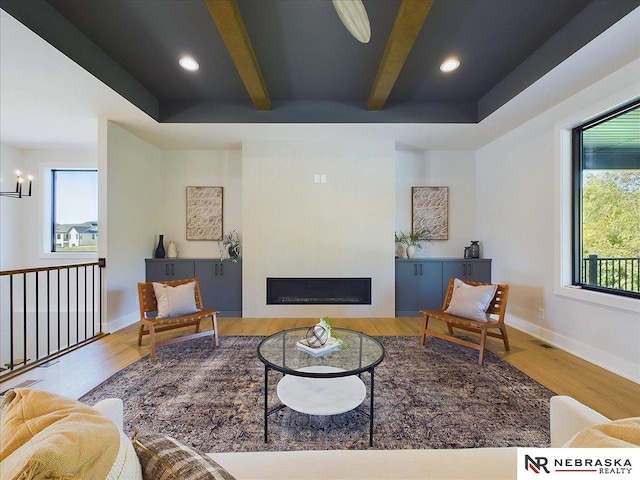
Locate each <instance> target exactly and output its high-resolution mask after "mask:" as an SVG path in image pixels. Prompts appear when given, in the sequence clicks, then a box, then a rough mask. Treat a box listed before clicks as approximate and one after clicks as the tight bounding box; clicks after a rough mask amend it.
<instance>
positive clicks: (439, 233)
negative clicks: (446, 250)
mask: <svg viewBox="0 0 640 480" xmlns="http://www.w3.org/2000/svg"><path fill="white" fill-rule="evenodd" d="M425 228H426V229H428V230H429V232H430V235H431V239H432V240H447V239H448V238H449V187H411V230H412V231H413V232H417V231H419V230H422V229H425Z"/></svg>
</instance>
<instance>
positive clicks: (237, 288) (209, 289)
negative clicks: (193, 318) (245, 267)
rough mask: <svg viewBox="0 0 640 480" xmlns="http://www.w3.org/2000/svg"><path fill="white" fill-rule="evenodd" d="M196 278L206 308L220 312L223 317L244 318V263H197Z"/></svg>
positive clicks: (216, 261) (217, 261) (213, 261)
mask: <svg viewBox="0 0 640 480" xmlns="http://www.w3.org/2000/svg"><path fill="white" fill-rule="evenodd" d="M195 276H196V277H198V281H199V282H200V291H201V293H202V302H203V303H204V308H208V309H212V310H219V311H220V315H221V316H222V315H226V316H233V317H239V316H242V263H240V262H229V261H223V262H221V261H219V260H212V261H206V260H203V261H197V262H195Z"/></svg>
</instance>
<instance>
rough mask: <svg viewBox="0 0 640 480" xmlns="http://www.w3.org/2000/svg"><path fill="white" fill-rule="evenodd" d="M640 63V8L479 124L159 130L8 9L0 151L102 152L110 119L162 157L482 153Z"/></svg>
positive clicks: (0, 67) (0, 34)
mask: <svg viewBox="0 0 640 480" xmlns="http://www.w3.org/2000/svg"><path fill="white" fill-rule="evenodd" d="M638 58H640V8H638V9H636V10H634V11H633V12H632V13H631V14H629V15H628V16H627V17H625V18H623V19H622V20H621V21H620V22H618V23H617V24H616V25H614V26H613V27H612V28H610V29H609V30H607V31H606V32H604V33H603V34H602V35H600V36H599V37H597V38H596V39H595V40H594V41H592V42H591V43H590V44H588V45H587V46H586V47H584V48H582V49H581V50H580V51H578V52H577V53H576V54H574V55H573V56H571V57H570V58H569V59H568V60H566V61H565V62H564V63H562V64H561V65H559V66H558V67H556V68H555V69H554V70H552V71H551V72H550V73H548V74H547V75H546V76H544V77H543V78H542V79H541V80H539V81H538V82H536V83H535V84H533V85H532V86H530V87H529V88H528V89H526V90H525V91H524V92H522V93H521V94H519V95H518V96H516V97H515V98H514V99H513V100H512V101H510V102H509V103H507V104H506V105H505V106H503V107H502V108H500V109H499V110H498V111H496V112H495V113H493V114H492V115H491V116H489V117H488V118H486V119H485V120H483V121H482V122H481V123H479V124H455V125H452V124H449V125H447V124H286V125H278V124H159V123H157V122H156V121H155V120H153V119H151V118H150V117H148V116H147V115H146V114H144V113H143V112H141V111H140V110H139V109H137V108H136V107H134V106H133V105H132V104H131V103H129V102H128V101H127V100H125V99H123V98H122V97H121V96H120V95H118V94H117V93H115V92H114V91H113V90H111V89H110V88H109V87H107V86H106V85H104V84H103V83H102V82H101V81H99V80H98V79H97V78H95V77H93V76H92V75H91V74H89V73H87V72H86V71H85V70H84V69H82V68H81V67H79V66H78V65H77V64H75V63H74V62H72V61H71V60H70V59H69V58H67V57H66V56H64V55H63V54H62V53H60V52H59V51H57V50H56V49H54V48H53V47H52V46H50V45H49V44H48V43H46V42H45V41H44V40H42V39H41V38H40V37H38V36H36V35H35V34H33V33H32V32H31V31H30V30H28V29H27V28H26V27H24V26H23V25H22V24H21V23H19V22H18V21H16V20H15V19H14V18H13V17H11V16H10V15H9V14H7V13H6V12H5V11H3V10H2V11H0V142H2V143H3V144H7V145H11V146H14V147H17V148H96V146H97V141H98V119H100V118H103V119H109V120H112V121H114V122H117V123H118V124H119V125H121V126H123V127H124V128H126V129H127V130H129V131H131V132H132V133H134V134H135V135H137V136H138V137H140V138H142V139H143V140H146V141H147V142H149V143H151V144H153V145H155V146H157V147H158V148H161V149H238V148H240V145H241V142H242V141H243V140H261V139H269V140H287V139H288V140H301V139H308V140H317V139H331V141H336V140H362V139H365V140H366V139H371V138H375V139H378V140H391V141H394V142H396V144H397V146H398V148H408V149H418V150H476V149H478V148H479V147H481V146H482V145H486V144H487V143H489V142H491V141H492V140H494V139H495V138H497V137H499V136H500V135H502V134H504V133H506V132H507V131H509V130H511V129H512V128H513V127H514V126H515V125H519V124H521V123H523V122H525V121H527V120H528V119H530V118H533V117H534V116H535V115H538V114H539V113H542V112H543V111H545V110H547V109H548V108H550V107H552V106H553V105H556V104H557V103H559V102H560V101H562V100H563V99H565V98H567V97H569V96H571V95H573V94H575V93H577V92H578V91H580V90H581V89H583V88H585V87H586V86H588V85H590V84H592V83H594V82H596V81H597V80H599V79H601V78H603V77H605V76H606V75H608V74H610V73H612V72H614V71H616V70H618V69H619V68H622V67H623V66H625V65H627V64H629V63H630V62H632V61H633V60H636V59H638ZM638 76H639V78H640V72H638ZM639 93H640V92H639Z"/></svg>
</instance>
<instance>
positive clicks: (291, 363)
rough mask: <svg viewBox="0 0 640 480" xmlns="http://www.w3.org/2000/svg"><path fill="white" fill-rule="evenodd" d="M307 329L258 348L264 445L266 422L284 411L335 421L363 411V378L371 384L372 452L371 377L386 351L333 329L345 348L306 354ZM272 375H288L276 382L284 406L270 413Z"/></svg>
mask: <svg viewBox="0 0 640 480" xmlns="http://www.w3.org/2000/svg"><path fill="white" fill-rule="evenodd" d="M308 330H309V327H305V328H294V329H291V330H284V331H282V332H278V333H276V334H274V335H271V336H269V337H267V338H265V339H264V340H262V342H260V344H259V345H258V358H259V359H260V361H261V362H262V363H264V441H265V442H266V441H267V418H268V417H269V415H271V414H273V413H276V412H277V411H279V410H281V409H282V408H284V407H289V408H291V409H292V410H295V411H298V412H301V413H305V414H308V415H337V414H340V413H344V412H348V411H350V410H353V409H355V408H357V407H358V406H360V404H362V402H363V401H364V399H365V397H366V386H365V384H364V382H363V381H362V380H361V378H360V375H361V374H362V373H364V372H368V373H369V375H370V378H371V383H370V399H371V403H370V405H369V412H368V413H367V412H365V411H361V410H358V411H359V412H361V413H363V414H365V415H367V416H368V417H369V446H373V399H374V376H373V371H374V369H375V368H376V366H378V365H379V364H380V362H382V360H383V359H384V353H385V351H384V346H383V345H382V344H381V343H380V342H379V341H378V340H376V339H375V338H373V337H370V336H369V335H366V334H364V333H361V332H356V331H354V330H347V329H344V328H334V329H333V332H335V334H336V336H337V337H338V338H339V339H340V342H341V345H340V346H336V348H333V349H331V350H328V351H326V352H322V350H312V351H307V350H304V349H303V348H301V347H300V346H299V345H298V342H299V341H300V340H302V339H304V338H305V337H306V334H307V331H308ZM269 370H275V371H277V372H281V373H283V374H284V376H283V378H282V379H281V380H280V381H279V382H278V386H277V390H276V391H277V394H278V398H279V399H280V402H282V404H281V405H278V406H276V407H273V408H271V409H270V408H269V405H268V386H269Z"/></svg>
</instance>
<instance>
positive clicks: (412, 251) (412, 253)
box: [407, 245, 416, 258]
mask: <svg viewBox="0 0 640 480" xmlns="http://www.w3.org/2000/svg"><path fill="white" fill-rule="evenodd" d="M415 255H416V246H415V245H409V246H408V247H407V258H413V257H415Z"/></svg>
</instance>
